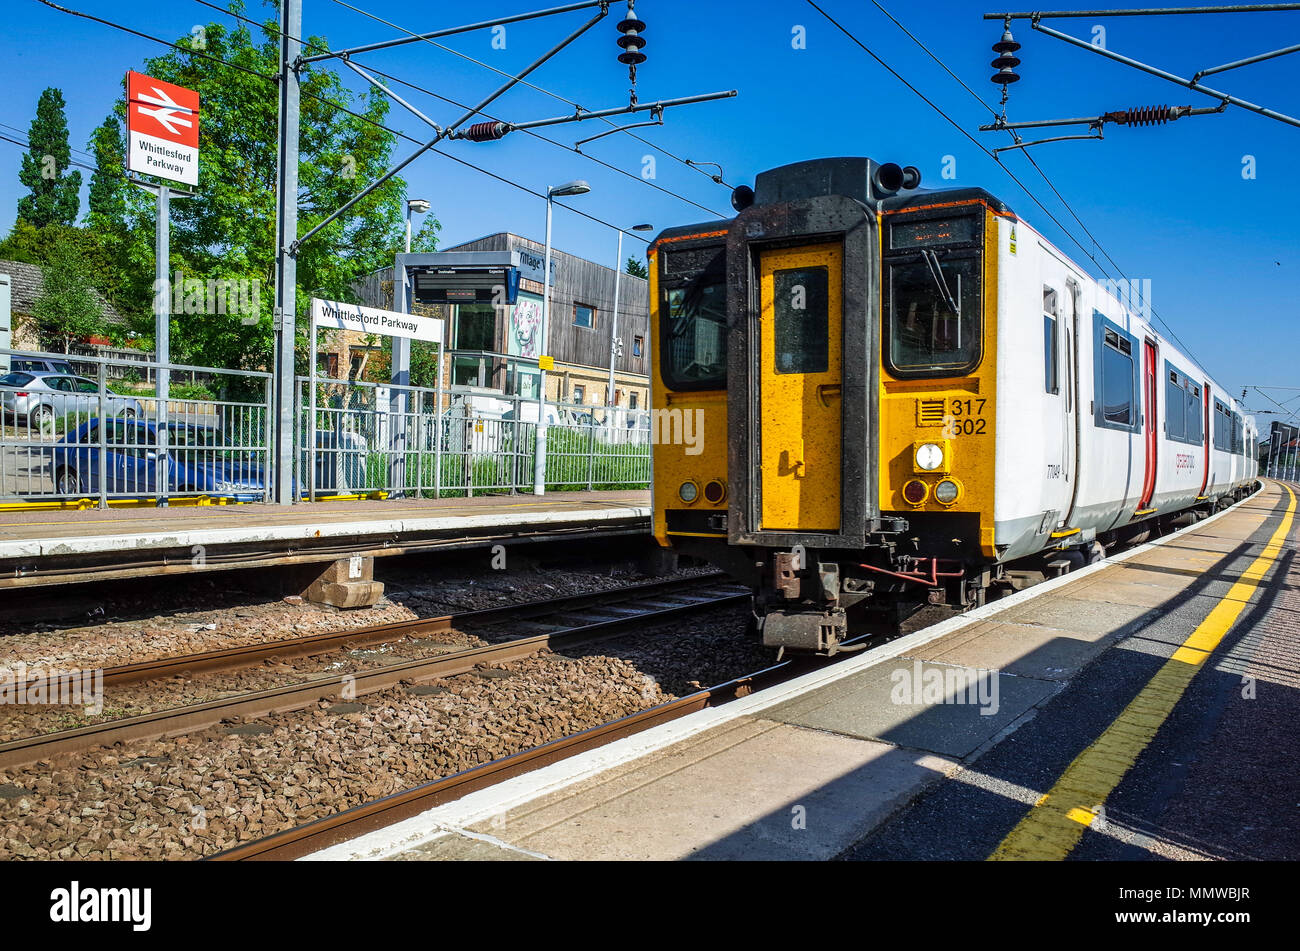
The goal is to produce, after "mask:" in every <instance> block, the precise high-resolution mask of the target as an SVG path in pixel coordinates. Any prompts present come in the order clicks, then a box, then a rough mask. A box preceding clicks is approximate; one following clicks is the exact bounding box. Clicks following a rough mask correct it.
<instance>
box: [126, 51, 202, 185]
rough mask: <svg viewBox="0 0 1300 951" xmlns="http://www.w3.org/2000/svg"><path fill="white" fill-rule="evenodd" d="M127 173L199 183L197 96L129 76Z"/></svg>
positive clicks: (137, 75) (149, 78)
mask: <svg viewBox="0 0 1300 951" xmlns="http://www.w3.org/2000/svg"><path fill="white" fill-rule="evenodd" d="M126 106H127V108H126V138H127V146H126V167H127V168H128V169H130V170H131V171H133V172H142V173H143V174H145V175H153V176H156V177H158V178H165V179H168V180H170V181H173V182H183V183H184V184H186V185H197V184H198V183H199V94H198V93H197V92H196V91H194V90H193V89H186V88H185V87H184V86H176V85H173V84H172V83H166V82H163V81H162V80H161V79H154V78H153V77H152V76H146V75H144V74H143V73H137V72H128V73H127V74H126Z"/></svg>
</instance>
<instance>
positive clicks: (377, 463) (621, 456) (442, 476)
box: [317, 426, 650, 498]
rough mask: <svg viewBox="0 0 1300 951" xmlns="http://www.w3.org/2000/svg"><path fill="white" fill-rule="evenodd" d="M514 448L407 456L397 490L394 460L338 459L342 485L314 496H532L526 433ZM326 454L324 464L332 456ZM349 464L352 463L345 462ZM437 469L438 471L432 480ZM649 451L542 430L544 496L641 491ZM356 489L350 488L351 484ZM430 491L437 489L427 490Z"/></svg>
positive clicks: (375, 456) (505, 441) (386, 456)
mask: <svg viewBox="0 0 1300 951" xmlns="http://www.w3.org/2000/svg"><path fill="white" fill-rule="evenodd" d="M519 443H520V444H519V445H518V446H517V447H516V445H515V440H514V439H512V438H510V437H509V436H506V437H503V438H502V439H501V441H500V445H499V446H498V448H497V450H496V451H493V452H474V451H470V452H463V451H462V452H446V453H443V454H442V455H441V457H439V458H436V459H435V457H434V454H433V452H432V451H427V452H422V453H417V452H408V453H406V458H405V470H406V471H405V473H404V476H403V478H402V480H401V481H402V485H398V486H395V485H394V484H393V475H392V469H393V465H394V463H395V462H396V461H398V459H399V458H400V457H399V456H398V455H396V454H393V453H386V452H377V451H374V450H369V451H366V452H365V454H364V456H365V457H364V460H361V459H359V458H355V457H358V456H360V455H361V452H359V451H358V452H352V453H349V452H347V451H346V450H344V451H343V453H342V455H343V456H344V460H343V466H344V470H345V471H344V473H343V482H344V485H334V484H333V483H334V479H333V473H330V474H329V476H328V477H326V478H322V479H321V480H320V483H321V485H320V486H318V489H317V490H318V491H321V492H328V491H336V490H337V491H344V490H346V491H352V492H364V491H376V490H380V489H388V490H402V489H404V490H408V491H414V490H416V489H417V487H418V494H419V495H420V497H421V498H434V497H435V496H436V497H439V498H463V497H465V496H466V495H468V494H469V492H470V491H471V490H472V491H473V492H475V493H490V492H509V491H511V490H514V491H521V492H531V491H532V488H533V465H534V463H533V459H534V440H533V431H532V429H531V427H530V428H529V429H527V430H526V431H525V433H524V438H522V439H521V440H519ZM326 455H327V454H325V453H321V454H318V457H317V460H318V461H317V465H318V466H321V467H322V468H325V469H326V470H328V469H329V467H330V466H332V465H335V464H336V463H335V461H334V460H333V459H330V461H329V462H328V463H322V462H320V460H321V459H322V458H326ZM333 455H334V453H333V452H331V453H329V454H328V456H333ZM349 456H351V457H353V458H348V457H349ZM439 467H440V469H441V471H440V472H439ZM649 474H650V447H649V446H638V445H628V444H623V445H608V444H604V443H601V442H599V441H597V440H594V439H593V438H592V433H591V431H590V430H573V429H565V428H561V427H557V426H552V427H549V428H548V429H547V457H546V490H547V491H548V492H574V491H584V490H586V489H587V487H588V480H589V479H590V485H591V487H592V488H594V489H645V488H649V485H650V483H649ZM358 476H359V477H361V480H363V484H356V483H357V477H358ZM435 484H437V485H440V486H442V488H441V489H439V490H435V489H434V488H433V486H434V485H435Z"/></svg>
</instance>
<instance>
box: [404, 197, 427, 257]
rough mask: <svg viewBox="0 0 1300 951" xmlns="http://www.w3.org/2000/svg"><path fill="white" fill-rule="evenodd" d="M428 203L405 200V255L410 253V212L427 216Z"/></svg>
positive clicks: (412, 199)
mask: <svg viewBox="0 0 1300 951" xmlns="http://www.w3.org/2000/svg"><path fill="white" fill-rule="evenodd" d="M428 211H429V203H428V202H427V201H425V200H424V199H423V198H408V199H406V253H407V254H410V253H411V212H415V213H416V214H417V215H423V214H427V213H428Z"/></svg>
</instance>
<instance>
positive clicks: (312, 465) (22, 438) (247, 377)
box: [0, 350, 651, 507]
mask: <svg viewBox="0 0 1300 951" xmlns="http://www.w3.org/2000/svg"><path fill="white" fill-rule="evenodd" d="M497 357H498V355H493V354H488V355H485V359H488V360H491V359H495V358H497ZM75 361H76V362H75V363H74V364H73V369H74V371H75V370H76V369H85V368H86V367H87V366H88V365H89V367H90V368H91V369H92V370H93V371H94V372H93V373H76V372H73V373H71V374H69V373H67V372H66V371H67V369H68V363H69V359H68V356H67V355H64V354H57V353H37V352H20V351H14V350H0V407H3V414H2V415H3V419H0V505H26V506H32V505H37V506H41V505H50V506H65V507H66V506H69V505H76V506H81V507H84V506H88V505H97V506H99V507H107V506H109V505H113V504H150V503H153V504H190V503H199V504H205V503H207V504H210V503H216V504H224V503H229V502H262V501H269V500H270V499H271V495H272V492H273V487H274V485H275V481H274V477H275V473H274V471H273V467H274V452H273V445H274V432H273V429H272V427H273V425H274V419H275V415H274V412H273V411H272V399H271V396H272V392H271V391H272V379H271V375H270V374H268V373H263V372H258V371H245V370H218V369H212V368H207V367H192V366H188V365H184V364H164V367H165V368H166V369H167V370H168V371H169V372H168V374H167V375H168V376H169V377H170V378H171V380H172V383H171V386H170V389H169V395H168V399H167V401H166V406H165V407H164V406H162V405H161V403H160V401H159V400H158V399H157V398H156V397H155V390H154V387H153V386H152V385H150V384H148V383H143V382H138V381H133V380H131V379H126V380H123V379H121V378H120V373H119V371H121V369H122V366H121V361H117V360H115V359H113V358H108V357H88V356H84V355H77V356H76V357H75ZM524 362H527V361H524ZM533 362H534V363H535V362H536V361H535V360H534V361H533ZM135 366H136V367H138V366H139V364H138V363H137V364H135ZM10 367H14V368H17V367H22V369H15V370H13V371H12V372H6V371H7V370H8V368H10ZM148 369H149V371H150V375H156V373H157V370H158V369H159V367H158V366H157V365H156V364H149V366H148ZM188 374H195V375H196V377H197V378H200V379H205V380H207V381H208V382H206V383H189V382H186V377H187V375H188ZM508 375H509V376H510V378H511V379H512V380H519V379H525V380H526V378H527V373H526V372H520V368H516V367H511V369H510V372H509V374H508ZM295 389H296V393H295V396H296V399H297V406H298V412H297V414H296V418H295V421H294V427H295V432H294V435H293V440H294V442H293V444H294V445H295V446H296V447H297V452H295V453H294V473H293V493H294V495H295V496H296V500H297V499H304V498H305V499H323V498H337V497H357V496H362V497H364V496H375V495H380V494H383V495H385V496H388V497H399V498H449V497H464V496H472V495H478V494H485V493H516V492H522V493H527V492H533V491H534V490H535V488H536V486H537V482H536V465H537V454H538V413H539V403H538V401H537V399H536V396H535V391H534V393H527V394H526V395H519V394H518V393H515V394H513V395H507V394H505V393H503V392H502V391H501V390H500V389H495V388H489V387H479V386H463V385H458V386H452V387H449V388H447V389H445V390H436V389H427V388H422V387H394V386H385V385H380V384H374V383H364V382H352V381H343V380H336V379H326V378H322V377H315V378H314V383H313V378H309V377H299V378H298V379H297V380H296V381H295ZM524 389H525V390H526V389H527V386H525V387H524ZM544 406H545V409H544V413H545V415H544V417H543V419H544V423H545V430H546V436H547V438H546V442H545V465H544V471H543V474H542V475H543V485H544V487H545V489H546V490H550V491H559V490H566V489H569V490H571V489H602V488H645V487H648V485H649V483H650V436H651V433H650V416H649V413H648V412H646V411H637V410H628V409H621V408H607V407H603V406H584V405H581V404H574V403H550V402H548V403H546V404H544ZM160 423H161V426H162V430H161V435H160V431H159V425H160Z"/></svg>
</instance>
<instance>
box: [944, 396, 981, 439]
mask: <svg viewBox="0 0 1300 951" xmlns="http://www.w3.org/2000/svg"><path fill="white" fill-rule="evenodd" d="M987 403H988V400H986V399H979V398H978V397H974V398H965V399H963V398H959V397H957V398H953V399H952V400H950V401H949V403H948V412H947V414H946V415H945V416H944V424H943V435H944V438H945V439H956V438H957V437H958V436H980V435H983V434H984V433H985V432H987V431H988V420H986V419H985V418H984V407H985V405H986V404H987Z"/></svg>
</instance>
